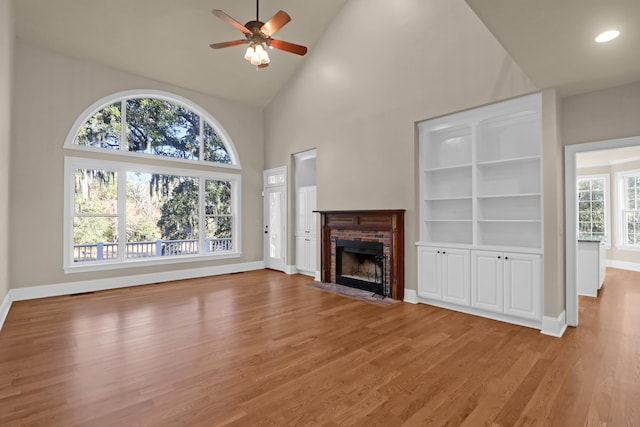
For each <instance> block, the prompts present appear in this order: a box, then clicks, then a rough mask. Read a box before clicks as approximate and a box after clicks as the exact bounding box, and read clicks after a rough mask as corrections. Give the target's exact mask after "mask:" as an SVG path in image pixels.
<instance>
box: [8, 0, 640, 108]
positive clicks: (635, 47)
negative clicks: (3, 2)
mask: <svg viewBox="0 0 640 427" xmlns="http://www.w3.org/2000/svg"><path fill="white" fill-rule="evenodd" d="M346 1H347V0H322V1H311V0H307V1H300V0H298V1H296V0H263V1H262V2H261V3H260V18H261V20H262V21H265V20H267V19H268V18H269V17H270V16H272V15H273V14H274V13H275V12H276V11H277V10H279V9H282V10H285V11H286V12H287V13H289V14H290V15H291V17H292V21H291V22H290V23H288V24H287V25H286V26H285V27H284V28H282V30H280V31H279V32H278V33H277V34H276V35H275V36H274V37H275V38H277V39H282V40H286V41H290V42H293V43H298V44H302V45H306V46H308V47H309V49H310V53H308V54H307V56H309V55H313V47H314V44H316V42H318V41H319V40H320V38H321V35H322V34H323V32H325V31H327V30H328V29H329V27H330V25H331V21H332V20H333V18H334V17H335V16H336V15H337V14H338V13H339V12H340V10H341V8H342V7H343V5H344V4H345V3H346ZM465 1H466V2H467V3H468V4H469V5H470V6H471V8H472V9H473V10H474V11H475V12H476V14H477V15H478V16H479V17H480V19H481V20H482V21H483V23H484V24H485V25H486V26H487V27H488V28H489V30H490V31H491V32H492V33H493V34H494V36H495V37H496V38H497V39H498V41H499V42H500V43H501V44H502V45H503V46H504V47H505V49H506V50H507V51H508V52H509V53H510V54H511V56H512V57H513V58H514V59H515V60H516V62H517V63H518V64H519V65H520V67H521V68H522V69H523V70H524V72H525V73H526V74H527V75H528V76H529V77H530V78H531V79H532V81H533V82H534V83H535V84H536V85H537V86H538V87H539V88H541V89H542V88H547V87H557V88H559V91H560V94H561V95H563V96H566V95H572V94H577V93H583V92H589V91H592V90H597V89H603V88H606V87H610V86H617V85H621V84H625V83H629V82H632V81H637V80H640V54H638V52H640V28H638V25H640V0H465ZM255 6H256V4H255V1H254V0H179V1H176V0H109V1H104V0H100V1H98V0H15V1H14V9H15V19H16V33H17V37H18V39H19V40H20V41H23V42H26V43H28V44H31V45H34V46H38V47H42V48H45V49H49V50H52V51H56V52H59V53H62V54H64V55H68V56H71V57H75V58H80V59H85V60H90V61H94V62H98V63H101V64H105V65H107V66H111V67H113V68H116V69H120V70H123V71H127V72H129V73H134V74H137V75H141V76H143V77H147V78H150V79H154V80H158V81H162V82H166V83H170V84H173V85H177V86H180V87H184V88H187V89H192V90H196V91H199V92H202V93H206V94H210V95H213V96H216V97H220V98H224V99H230V100H235V101H237V102H240V103H243V104H248V105H253V106H256V107H264V106H266V105H267V104H268V103H269V101H270V100H271V99H272V98H273V97H274V96H275V94H276V93H277V92H278V91H279V90H280V88H281V87H282V86H283V85H285V84H286V82H287V80H288V79H289V78H291V77H292V75H293V74H294V73H295V72H296V70H297V68H298V67H299V66H300V65H301V64H302V63H303V61H305V58H304V57H299V56H297V55H293V54H290V53H286V52H281V51H275V50H274V51H272V52H270V56H271V57H272V63H271V65H270V66H269V67H268V68H266V69H264V70H260V71H256V69H255V67H253V66H251V65H250V64H249V63H247V62H246V61H245V60H244V59H243V57H242V56H243V53H244V48H243V47H242V46H235V47H230V48H226V49H222V50H212V49H211V48H209V44H210V43H213V42H222V41H228V40H235V39H240V38H242V35H241V33H240V32H239V31H238V30H236V29H234V28H233V27H231V26H230V25H228V24H226V23H225V22H223V21H221V20H220V19H218V18H216V17H215V16H213V15H212V13H211V10H212V9H222V10H223V11H225V12H226V13H228V14H229V15H231V16H232V17H234V18H235V19H236V20H238V21H240V22H241V23H243V24H244V23H245V22H247V21H249V20H253V19H255ZM394 6H395V3H394V2H389V7H394ZM372 26H373V27H375V26H376V25H373V24H372ZM379 26H380V27H381V28H384V25H383V24H381V25H379ZM609 27H617V28H618V29H620V30H621V31H622V34H621V36H620V37H619V38H618V39H617V40H615V41H613V42H611V43H609V44H605V45H599V44H596V43H595V42H594V41H593V39H594V37H595V36H596V35H597V34H598V33H599V32H600V31H602V30H605V29H608V28H609ZM329 30H330V29H329ZM443 43H446V40H443Z"/></svg>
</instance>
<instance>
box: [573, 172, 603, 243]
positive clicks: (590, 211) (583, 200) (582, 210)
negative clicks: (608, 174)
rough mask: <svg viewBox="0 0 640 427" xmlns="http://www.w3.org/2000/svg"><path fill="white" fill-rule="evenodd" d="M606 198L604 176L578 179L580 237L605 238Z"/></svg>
mask: <svg viewBox="0 0 640 427" xmlns="http://www.w3.org/2000/svg"><path fill="white" fill-rule="evenodd" d="M607 197H608V195H607V185H606V178H605V176H598V177H585V178H579V179H578V234H579V236H580V237H582V238H589V237H605V236H606V232H607V229H608V227H607V209H606V198H607Z"/></svg>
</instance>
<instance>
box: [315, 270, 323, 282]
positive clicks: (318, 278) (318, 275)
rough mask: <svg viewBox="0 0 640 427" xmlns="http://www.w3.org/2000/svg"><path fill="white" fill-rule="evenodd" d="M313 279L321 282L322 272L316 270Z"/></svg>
mask: <svg viewBox="0 0 640 427" xmlns="http://www.w3.org/2000/svg"><path fill="white" fill-rule="evenodd" d="M313 279H314V280H315V281H316V282H320V281H322V273H321V272H320V271H316V274H315V276H313Z"/></svg>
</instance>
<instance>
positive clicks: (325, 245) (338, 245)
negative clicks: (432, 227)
mask: <svg viewBox="0 0 640 427" xmlns="http://www.w3.org/2000/svg"><path fill="white" fill-rule="evenodd" d="M317 212H319V213H320V218H321V226H322V230H321V240H320V254H321V257H320V258H321V260H320V273H321V277H322V281H323V282H325V283H339V284H343V285H348V286H353V287H357V288H363V289H367V290H371V291H372V292H375V293H381V294H384V295H385V296H388V297H391V298H393V299H397V300H403V299H404V210H403V209H396V210H367V211H317ZM344 242H350V243H349V244H347V245H345V244H344ZM353 242H355V244H354V243H353ZM347 246H348V247H349V249H345V247H347ZM374 248H375V254H374V253H373V252H374ZM380 248H382V249H381V250H380ZM338 258H340V260H339V261H340V267H338V264H337V261H338ZM345 260H346V262H347V265H346V267H345V266H344V262H345ZM367 260H368V261H367ZM353 264H357V267H356V266H354V265H353ZM338 268H339V269H340V270H339V271H340V272H338ZM358 271H359V272H358ZM354 272H356V273H357V274H354ZM351 276H355V277H351ZM376 276H377V277H376ZM345 282H348V283H345ZM381 284H382V285H383V286H384V289H383V290H382V292H377V291H378V290H379V289H380V288H379V287H380V286H381Z"/></svg>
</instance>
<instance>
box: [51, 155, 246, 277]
mask: <svg viewBox="0 0 640 427" xmlns="http://www.w3.org/2000/svg"><path fill="white" fill-rule="evenodd" d="M77 169H96V170H109V171H114V172H117V174H118V175H117V176H118V178H117V182H118V203H117V215H118V230H119V233H118V234H119V235H120V236H124V237H123V240H122V241H120V242H118V256H117V258H115V259H113V260H101V261H83V262H81V263H77V262H74V260H73V247H74V239H73V231H74V228H73V220H74V217H75V207H74V203H75V171H76V170H77ZM127 172H141V173H152V174H153V173H161V174H167V175H178V176H189V177H197V178H198V179H199V185H198V194H199V196H198V198H199V200H198V206H199V208H198V209H199V215H198V216H199V233H198V240H199V244H198V247H199V253H198V254H197V255H173V256H172V255H167V256H162V257H153V258H127V257H126V250H123V249H124V248H125V247H126V243H127V242H126V233H125V232H124V230H125V227H126V182H127V181H126V180H127ZM206 180H218V181H229V182H230V183H231V214H232V250H231V251H224V252H220V253H216V252H206V251H204V247H205V239H206V236H205V227H206V214H205V198H204V191H205V186H204V185H203V183H204V182H205V181H206ZM64 185H65V189H64V227H63V232H64V239H63V251H64V255H63V270H64V272H65V273H80V272H89V271H103V270H113V269H121V268H130V267H143V266H152V265H159V264H171V263H185V262H196V261H204V260H212V259H228V258H238V257H240V256H241V254H242V248H241V242H242V236H241V230H242V227H241V223H240V222H241V221H240V220H241V217H242V215H241V213H242V206H241V194H242V177H241V175H240V174H239V173H226V172H219V171H213V170H202V169H194V168H179V167H171V166H166V165H165V164H161V165H158V164H150V163H136V162H128V161H127V162H124V161H113V160H103V159H98V158H88V157H72V156H65V159H64Z"/></svg>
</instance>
